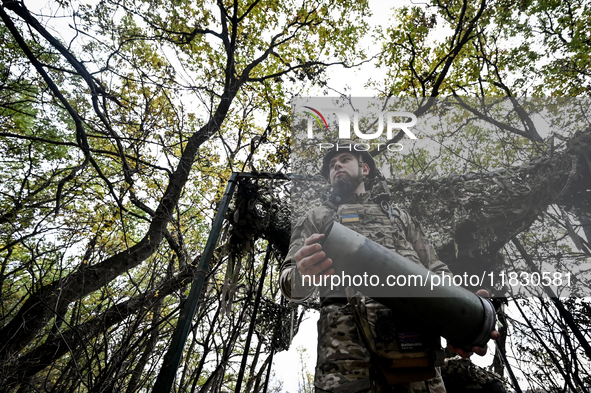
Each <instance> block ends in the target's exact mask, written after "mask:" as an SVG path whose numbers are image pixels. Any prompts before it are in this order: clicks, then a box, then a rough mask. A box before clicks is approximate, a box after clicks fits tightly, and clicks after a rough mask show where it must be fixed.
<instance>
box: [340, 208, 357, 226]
mask: <svg viewBox="0 0 591 393" xmlns="http://www.w3.org/2000/svg"><path fill="white" fill-rule="evenodd" d="M346 222H359V213H358V212H357V210H343V214H342V215H341V223H342V224H344V223H346Z"/></svg>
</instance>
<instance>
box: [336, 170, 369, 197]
mask: <svg viewBox="0 0 591 393" xmlns="http://www.w3.org/2000/svg"><path fill="white" fill-rule="evenodd" d="M362 181H363V179H362V178H361V176H359V175H356V176H355V177H353V176H351V175H350V174H348V173H345V174H343V175H341V176H339V177H337V178H336V179H335V181H334V184H333V185H332V192H333V194H335V195H338V196H346V195H349V194H351V193H352V192H353V191H355V190H356V189H357V187H358V186H359V184H361V182H362Z"/></svg>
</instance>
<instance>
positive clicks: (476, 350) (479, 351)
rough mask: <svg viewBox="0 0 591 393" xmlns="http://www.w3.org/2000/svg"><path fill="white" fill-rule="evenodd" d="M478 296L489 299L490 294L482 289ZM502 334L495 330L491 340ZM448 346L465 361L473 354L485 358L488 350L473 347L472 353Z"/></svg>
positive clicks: (491, 333)
mask: <svg viewBox="0 0 591 393" xmlns="http://www.w3.org/2000/svg"><path fill="white" fill-rule="evenodd" d="M476 294H477V295H478V296H482V297H485V298H487V299H488V298H489V296H490V295H489V293H488V291H487V290H485V289H480V290H478V291H477V292H476ZM499 336H500V333H499V332H497V331H496V330H493V331H492V332H490V338H491V340H496V339H497V338H499ZM447 346H448V347H449V349H450V350H451V351H452V352H455V353H457V354H458V355H460V356H461V357H463V358H464V359H466V358H469V357H470V356H472V355H473V354H477V355H479V356H484V355H486V350H487V347H473V348H472V350H471V351H466V350H464V349H462V348H459V347H456V346H454V345H453V344H450V343H448V344H447Z"/></svg>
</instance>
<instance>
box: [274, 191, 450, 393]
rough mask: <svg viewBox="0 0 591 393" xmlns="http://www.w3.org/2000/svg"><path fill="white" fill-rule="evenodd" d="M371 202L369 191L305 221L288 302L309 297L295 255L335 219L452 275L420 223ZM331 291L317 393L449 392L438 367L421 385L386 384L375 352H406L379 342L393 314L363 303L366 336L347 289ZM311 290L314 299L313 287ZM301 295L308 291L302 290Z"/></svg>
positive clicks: (294, 241) (286, 268)
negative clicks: (380, 329) (384, 318)
mask: <svg viewBox="0 0 591 393" xmlns="http://www.w3.org/2000/svg"><path fill="white" fill-rule="evenodd" d="M369 199H370V195H369V193H364V194H360V195H357V194H352V195H351V196H350V197H349V199H347V200H346V201H343V202H344V203H341V204H339V205H338V206H337V205H336V204H334V203H331V202H328V201H327V202H324V203H323V204H322V206H319V207H317V208H315V209H313V210H311V211H309V212H308V214H306V216H304V217H303V218H302V219H300V220H299V222H298V223H297V224H296V225H295V227H294V228H293V231H292V237H291V243H290V249H289V253H288V255H287V257H286V259H285V261H284V262H283V263H282V265H281V277H280V285H281V290H282V292H283V294H284V295H285V296H286V297H287V298H290V299H292V300H296V301H297V300H304V299H305V297H306V296H303V297H299V298H295V296H294V295H292V294H295V289H296V287H295V286H296V285H298V283H301V275H300V273H299V272H298V271H297V269H296V268H295V259H294V255H295V253H296V252H297V251H298V250H299V249H300V248H301V247H302V246H303V245H304V241H305V239H306V238H307V237H309V236H310V235H312V234H314V233H324V232H325V229H326V228H327V226H328V225H329V224H330V223H331V222H333V221H337V222H341V223H342V224H343V225H346V226H348V227H350V228H351V229H353V230H355V231H357V232H358V233H360V234H362V235H364V236H366V237H368V238H369V239H371V240H373V241H375V242H377V243H379V244H381V245H383V246H385V247H387V248H390V249H393V250H396V252H398V253H399V254H400V255H402V256H404V257H406V258H408V259H410V260H412V261H414V262H416V263H419V264H420V263H422V264H423V265H424V266H425V267H426V268H427V269H429V270H431V271H433V272H435V273H440V272H447V273H449V270H448V268H447V266H446V265H445V264H444V263H443V262H441V261H439V259H438V258H437V255H436V253H435V250H434V249H433V247H432V246H431V245H430V244H429V243H428V242H427V241H426V239H425V235H424V233H423V231H422V230H421V228H420V226H419V224H418V223H417V222H416V221H415V220H414V219H413V218H412V217H410V216H409V215H408V214H407V213H406V212H404V211H403V210H400V209H394V210H395V212H396V213H397V214H398V218H397V219H394V220H391V219H390V218H388V216H387V215H386V213H384V211H382V210H381V209H380V206H379V205H378V204H377V203H371V202H370V201H369ZM419 255H420V257H419ZM300 285H301V284H300ZM329 290H330V288H327V289H324V288H323V290H321V292H320V299H321V305H322V306H321V310H320V319H319V321H318V358H317V365H316V373H315V379H314V384H315V386H316V390H317V392H322V391H330V392H339V393H341V392H342V393H356V392H409V393H410V392H413V393H414V392H417V393H418V392H425V393H427V392H432V393H435V392H436V393H441V392H445V387H444V385H443V381H442V380H441V375H440V373H439V370H438V369H437V370H436V371H435V372H436V376H435V378H432V379H429V380H423V378H420V379H419V381H420V382H410V383H402V384H396V385H392V384H391V383H388V382H387V381H386V380H384V377H383V374H381V373H379V372H377V370H378V368H379V367H378V365H376V364H375V363H376V361H375V359H376V357H375V351H377V352H378V353H379V354H380V356H382V355H385V356H386V357H394V358H396V357H397V354H399V353H400V352H399V351H398V349H399V348H398V347H397V346H398V344H397V342H396V340H394V339H390V341H388V339H387V337H386V338H385V339H380V338H379V336H380V334H376V321H378V320H379V318H380V315H383V314H384V313H390V314H392V311H391V310H390V309H386V308H385V307H384V306H382V305H381V304H380V303H377V302H375V301H373V300H372V299H369V298H367V299H365V301H364V302H361V303H362V305H363V306H364V307H365V308H366V310H365V311H364V312H367V321H368V322H369V323H368V324H366V325H369V326H367V329H364V331H362V332H360V329H359V326H358V324H359V322H357V323H356V320H355V319H356V318H358V317H357V316H356V315H354V311H355V309H354V307H352V306H351V305H350V304H349V302H348V300H347V294H346V293H345V288H338V289H335V291H336V293H335V291H333V292H331V297H326V294H327V292H326V291H329ZM323 291H325V292H323ZM306 292H308V293H307V296H310V295H311V293H312V292H313V288H312V290H310V291H306ZM298 293H299V294H301V293H302V289H301V288H299V290H298ZM335 295H336V297H335ZM349 299H351V297H349ZM356 300H358V299H357V298H356ZM357 303H359V302H357ZM363 335H364V336H363ZM368 335H369V336H370V337H373V338H374V339H375V341H374V342H372V343H371V346H372V348H371V349H372V350H374V351H372V350H370V348H368V345H367V341H368V339H364V337H368ZM381 336H383V334H382V335H381ZM382 338H383V337H382ZM369 341H372V340H369ZM372 352H374V355H372ZM424 369H425V368H423V370H424ZM431 370H432V369H431ZM424 379H426V378H424ZM415 380H417V379H415Z"/></svg>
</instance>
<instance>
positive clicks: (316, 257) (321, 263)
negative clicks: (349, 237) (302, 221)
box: [294, 233, 334, 278]
mask: <svg viewBox="0 0 591 393" xmlns="http://www.w3.org/2000/svg"><path fill="white" fill-rule="evenodd" d="M323 238H324V234H321V233H315V234H313V235H311V236H310V237H308V238H307V239H306V240H305V241H304V245H303V246H302V248H300V249H299V250H298V251H297V252H296V253H295V255H294V258H295V261H296V266H297V268H298V271H299V272H300V274H301V275H307V276H310V277H311V278H312V277H314V276H319V277H323V276H330V275H332V274H333V273H334V269H333V268H332V267H331V266H332V259H330V258H326V254H325V253H324V251H322V246H321V245H320V244H318V242H319V241H320V240H321V239H323Z"/></svg>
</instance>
